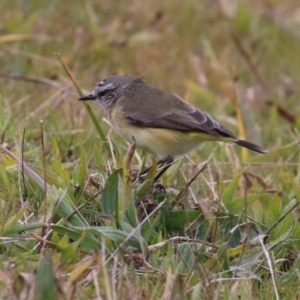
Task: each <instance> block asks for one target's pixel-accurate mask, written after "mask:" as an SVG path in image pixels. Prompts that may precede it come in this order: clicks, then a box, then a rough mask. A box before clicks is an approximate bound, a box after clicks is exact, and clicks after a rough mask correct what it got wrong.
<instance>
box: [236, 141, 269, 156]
mask: <svg viewBox="0 0 300 300" xmlns="http://www.w3.org/2000/svg"><path fill="white" fill-rule="evenodd" d="M235 143H236V144H237V145H239V146H242V147H245V148H248V149H250V150H253V151H256V152H258V153H262V154H267V153H268V150H266V149H264V148H262V147H260V146H258V145H255V144H252V143H250V142H247V141H243V140H237V141H236V142H235Z"/></svg>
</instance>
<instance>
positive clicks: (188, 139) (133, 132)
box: [108, 107, 230, 158]
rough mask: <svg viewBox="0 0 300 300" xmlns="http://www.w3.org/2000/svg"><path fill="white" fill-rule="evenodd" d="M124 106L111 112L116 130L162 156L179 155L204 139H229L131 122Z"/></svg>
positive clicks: (128, 139)
mask: <svg viewBox="0 0 300 300" xmlns="http://www.w3.org/2000/svg"><path fill="white" fill-rule="evenodd" d="M121 109H122V108H121V107H120V108H118V107H115V108H114V109H113V111H112V113H109V114H108V116H109V119H110V122H111V124H112V126H113V128H114V130H115V131H116V132H117V133H118V134H119V135H120V136H122V137H123V138H124V139H125V140H127V141H128V142H129V143H132V142H133V137H134V139H135V141H136V144H137V146H138V147H141V148H143V149H145V150H147V151H149V152H152V153H153V154H155V155H157V156H159V157H160V158H165V157H166V156H172V157H174V156H177V155H182V154H185V153H188V152H190V151H191V150H193V149H195V148H197V147H198V146H199V144H200V143H201V142H204V141H221V140H222V141H225V142H226V141H228V142H230V140H229V139H222V138H221V137H215V136H213V135H209V134H205V133H200V132H182V131H176V130H171V129H165V128H149V127H148V128H146V127H139V126H134V125H131V124H129V122H128V120H127V119H125V118H124V113H123V112H122V110H121Z"/></svg>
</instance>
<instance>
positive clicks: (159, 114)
mask: <svg viewBox="0 0 300 300" xmlns="http://www.w3.org/2000/svg"><path fill="white" fill-rule="evenodd" d="M174 97H175V96H174ZM175 98H176V99H177V100H180V99H179V98H177V97H175ZM177 104H180V105H175V107H174V106H173V105H170V106H169V107H163V108H161V109H159V108H158V109H157V110H156V111H155V113H154V112H153V109H151V110H149V109H148V110H147V109H141V110H140V109H139V110H138V112H137V110H134V111H132V113H130V114H128V115H127V119H128V121H129V122H130V123H131V124H133V125H136V126H141V127H152V128H166V129H173V130H180V131H185V132H201V133H205V134H209V135H213V136H215V137H220V138H231V139H233V140H234V139H236V137H235V135H234V134H233V133H232V132H230V131H229V130H227V129H226V128H225V127H223V126H222V125H220V124H219V123H218V122H216V121H215V120H213V119H212V118H211V117H209V116H208V115H206V114H205V113H203V112H201V111H200V110H197V109H196V108H195V107H193V106H190V105H189V104H187V103H185V102H183V101H182V100H180V102H178V101H177Z"/></svg>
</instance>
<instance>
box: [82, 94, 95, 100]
mask: <svg viewBox="0 0 300 300" xmlns="http://www.w3.org/2000/svg"><path fill="white" fill-rule="evenodd" d="M95 99H96V96H95V95H94V94H89V95H86V96H83V97H80V98H79V99H78V100H81V101H86V100H95Z"/></svg>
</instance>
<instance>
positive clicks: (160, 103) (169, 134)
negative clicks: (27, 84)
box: [79, 75, 268, 163]
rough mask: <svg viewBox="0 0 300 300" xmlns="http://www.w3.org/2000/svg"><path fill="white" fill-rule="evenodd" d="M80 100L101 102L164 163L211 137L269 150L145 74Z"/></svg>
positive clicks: (118, 79) (118, 78) (119, 126)
mask: <svg viewBox="0 0 300 300" xmlns="http://www.w3.org/2000/svg"><path fill="white" fill-rule="evenodd" d="M79 100H81V101H87V100H94V101H96V103H97V104H99V105H100V106H101V107H102V109H103V110H104V111H105V113H106V114H107V118H108V120H109V122H110V123H111V126H112V127H113V129H114V130H115V131H116V132H117V133H118V134H119V135H120V136H121V137H123V139H125V140H126V141H128V142H132V141H133V140H134V141H135V143H136V146H137V147H140V148H143V149H145V150H146V151H148V152H151V153H152V154H154V155H156V156H158V157H159V158H160V161H159V163H162V162H168V163H171V162H172V161H174V158H175V157H176V156H179V155H184V154H187V153H188V152H190V151H192V150H193V149H196V148H197V147H198V146H199V145H200V144H201V143H202V142H206V141H221V142H225V143H233V144H236V145H239V146H241V147H245V148H247V149H250V150H252V151H255V152H258V153H262V154H267V153H268V151H267V150H266V149H265V148H263V147H261V146H258V145H256V144H254V143H251V142H248V141H245V140H241V139H239V138H237V137H236V136H235V135H234V134H233V133H232V132H231V131H229V130H228V129H226V128H225V127H224V126H222V125H221V124H220V123H218V122H217V121H215V120H214V119H213V118H211V117H210V116H209V115H208V114H206V113H204V112H202V111H201V110H200V109H198V108H196V107H194V106H192V105H190V104H189V103H187V102H185V101H184V100H182V99H181V98H179V97H178V96H176V95H174V94H172V93H169V92H167V91H164V90H162V89H159V88H156V87H154V86H152V85H150V84H148V83H147V82H145V81H144V80H143V79H142V78H140V77H135V76H132V75H114V76H111V77H108V78H106V79H103V80H101V81H100V82H98V83H97V84H96V86H95V87H94V89H93V91H92V93H90V94H88V95H86V96H83V97H81V98H79Z"/></svg>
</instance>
